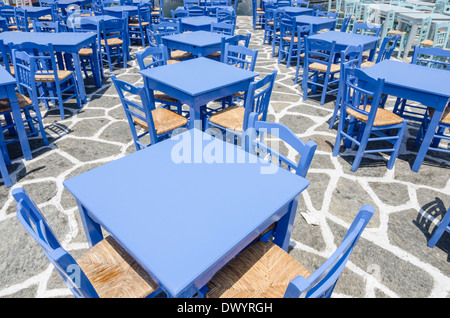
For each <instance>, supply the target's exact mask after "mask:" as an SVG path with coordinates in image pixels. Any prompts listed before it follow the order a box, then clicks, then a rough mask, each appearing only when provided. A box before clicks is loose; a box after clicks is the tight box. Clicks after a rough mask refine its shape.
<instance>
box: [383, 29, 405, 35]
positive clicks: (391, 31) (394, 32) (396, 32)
mask: <svg viewBox="0 0 450 318" xmlns="http://www.w3.org/2000/svg"><path fill="white" fill-rule="evenodd" d="M387 34H408V32H407V31H399V30H390V31H388V32H387Z"/></svg>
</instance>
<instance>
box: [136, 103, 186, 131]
mask: <svg viewBox="0 0 450 318" xmlns="http://www.w3.org/2000/svg"><path fill="white" fill-rule="evenodd" d="M152 117H153V123H154V125H155V130H156V134H157V135H160V134H164V133H166V132H168V131H171V130H174V129H175V128H179V127H182V126H184V125H186V124H187V119H186V118H185V117H183V116H181V115H178V114H177V113H175V112H173V111H170V110H168V109H165V108H156V109H154V110H152ZM133 121H134V123H135V124H136V125H138V126H140V127H142V128H143V129H145V130H148V126H147V123H146V122H145V121H143V120H141V119H139V118H134V119H133Z"/></svg>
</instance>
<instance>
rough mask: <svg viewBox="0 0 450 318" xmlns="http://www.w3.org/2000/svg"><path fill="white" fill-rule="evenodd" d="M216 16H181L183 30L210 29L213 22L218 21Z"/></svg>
mask: <svg viewBox="0 0 450 318" xmlns="http://www.w3.org/2000/svg"><path fill="white" fill-rule="evenodd" d="M217 22H218V20H217V18H216V17H209V16H199V17H185V18H181V24H182V27H183V32H186V31H210V30H211V24H212V23H217Z"/></svg>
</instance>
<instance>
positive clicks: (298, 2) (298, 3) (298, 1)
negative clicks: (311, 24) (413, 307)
mask: <svg viewBox="0 0 450 318" xmlns="http://www.w3.org/2000/svg"><path fill="white" fill-rule="evenodd" d="M292 6H294V7H305V8H307V7H309V1H304V0H293V1H292Z"/></svg>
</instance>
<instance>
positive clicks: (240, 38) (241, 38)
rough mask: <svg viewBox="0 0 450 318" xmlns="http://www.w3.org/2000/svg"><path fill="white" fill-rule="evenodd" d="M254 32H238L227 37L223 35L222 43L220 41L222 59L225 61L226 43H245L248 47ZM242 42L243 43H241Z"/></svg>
mask: <svg viewBox="0 0 450 318" xmlns="http://www.w3.org/2000/svg"><path fill="white" fill-rule="evenodd" d="M251 36H252V34H251V33H247V35H242V34H236V35H233V36H231V37H228V38H225V37H222V40H221V43H220V52H221V54H220V61H221V62H223V61H224V56H225V45H226V44H227V43H228V44H230V45H243V46H245V47H247V48H248V45H249V44H250V38H251ZM241 43H242V44H241Z"/></svg>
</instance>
